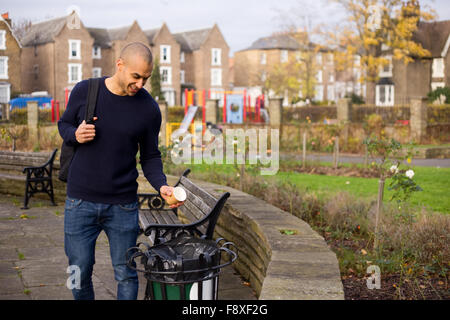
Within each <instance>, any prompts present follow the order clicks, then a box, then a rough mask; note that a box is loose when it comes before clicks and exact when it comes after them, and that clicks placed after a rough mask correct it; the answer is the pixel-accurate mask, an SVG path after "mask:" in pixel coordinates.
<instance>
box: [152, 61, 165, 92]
mask: <svg viewBox="0 0 450 320" xmlns="http://www.w3.org/2000/svg"><path fill="white" fill-rule="evenodd" d="M150 82H151V86H152V88H151V95H152V97H153V98H154V99H155V100H158V101H164V95H163V94H162V91H161V71H160V68H159V59H158V58H156V59H155V62H154V64H153V72H152V77H151V79H150Z"/></svg>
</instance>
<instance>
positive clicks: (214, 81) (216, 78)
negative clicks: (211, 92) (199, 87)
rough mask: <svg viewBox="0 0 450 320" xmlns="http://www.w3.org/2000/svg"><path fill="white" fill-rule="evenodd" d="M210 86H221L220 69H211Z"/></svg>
mask: <svg viewBox="0 0 450 320" xmlns="http://www.w3.org/2000/svg"><path fill="white" fill-rule="evenodd" d="M211 85H212V86H221V85H222V69H211Z"/></svg>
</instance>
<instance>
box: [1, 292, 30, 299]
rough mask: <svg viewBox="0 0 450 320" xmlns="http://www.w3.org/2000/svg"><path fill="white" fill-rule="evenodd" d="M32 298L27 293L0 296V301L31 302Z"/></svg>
mask: <svg viewBox="0 0 450 320" xmlns="http://www.w3.org/2000/svg"><path fill="white" fill-rule="evenodd" d="M30 299H31V297H30V296H29V295H27V294H25V293H13V294H0V300H30Z"/></svg>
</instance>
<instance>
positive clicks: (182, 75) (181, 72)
mask: <svg viewBox="0 0 450 320" xmlns="http://www.w3.org/2000/svg"><path fill="white" fill-rule="evenodd" d="M185 82H186V79H185V72H184V70H180V83H181V84H184V83H185Z"/></svg>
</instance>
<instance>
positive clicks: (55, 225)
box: [0, 195, 256, 300]
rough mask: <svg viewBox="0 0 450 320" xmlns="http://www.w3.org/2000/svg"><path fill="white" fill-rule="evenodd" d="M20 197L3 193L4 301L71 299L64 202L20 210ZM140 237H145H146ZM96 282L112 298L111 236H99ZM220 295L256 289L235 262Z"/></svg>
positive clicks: (0, 259) (0, 294)
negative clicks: (239, 273) (66, 253)
mask: <svg viewBox="0 0 450 320" xmlns="http://www.w3.org/2000/svg"><path fill="white" fill-rule="evenodd" d="M20 204H21V199H20V198H17V197H11V196H6V195H0V300H6V299H8V300H9V299H33V300H59V299H64V300H72V299H73V297H72V293H71V291H70V290H68V289H67V287H66V285H65V284H66V281H67V278H68V276H69V274H67V273H66V269H67V258H66V256H65V254H64V231H63V230H64V229H63V226H64V207H63V205H62V203H61V205H60V206H57V207H52V206H48V207H47V204H48V201H45V200H43V201H42V202H40V200H39V199H34V198H33V199H32V200H31V209H30V210H20ZM141 237H142V238H140V239H138V241H146V240H145V237H144V236H141ZM95 260H96V263H95V265H94V273H93V284H94V290H95V294H96V299H99V300H113V299H115V297H116V287H117V284H116V281H115V279H114V273H113V268H112V266H111V259H110V256H109V246H108V241H107V237H106V235H105V234H104V232H102V233H101V234H100V236H99V238H98V240H97V246H96V257H95ZM139 279H140V281H139V284H140V285H139V294H138V299H139V300H141V299H143V297H144V292H145V283H146V281H145V279H144V278H143V276H142V275H141V274H140V275H139ZM219 288H220V290H219V299H220V300H244V299H245V300H254V299H256V298H255V295H254V294H253V290H252V289H251V288H249V287H247V286H245V285H244V284H243V282H242V281H241V278H240V276H239V275H238V274H237V273H236V272H235V271H234V269H233V268H232V267H227V268H224V270H223V273H222V274H221V276H220V280H219Z"/></svg>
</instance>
